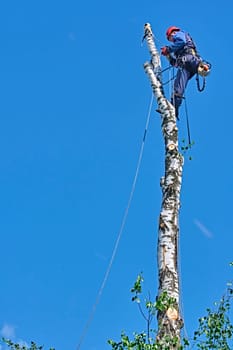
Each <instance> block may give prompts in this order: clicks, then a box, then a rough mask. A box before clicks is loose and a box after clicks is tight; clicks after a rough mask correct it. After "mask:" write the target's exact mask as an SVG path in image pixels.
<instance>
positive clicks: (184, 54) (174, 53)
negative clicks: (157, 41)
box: [161, 26, 210, 118]
mask: <svg viewBox="0 0 233 350" xmlns="http://www.w3.org/2000/svg"><path fill="white" fill-rule="evenodd" d="M166 36H167V39H168V40H169V41H170V42H171V44H170V45H169V46H164V47H162V49H161V54H162V55H163V56H165V57H167V59H168V60H169V62H170V64H171V65H172V66H174V67H178V72H177V75H176V79H175V82H174V89H173V93H172V98H171V102H172V104H173V105H174V107H175V113H176V118H178V116H179V107H180V105H181V103H182V98H183V94H184V91H185V88H186V86H187V83H188V81H189V80H190V79H191V78H192V77H193V76H194V75H195V74H197V73H198V74H200V75H202V76H206V75H208V73H209V71H210V65H209V64H208V63H206V62H204V61H203V60H202V58H201V56H200V55H199V54H198V52H197V49H196V45H195V43H194V41H193V40H192V38H191V36H190V35H189V34H188V33H186V32H184V31H183V30H181V29H180V28H178V27H176V26H171V27H169V28H168V29H167V32H166Z"/></svg>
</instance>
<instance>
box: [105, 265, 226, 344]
mask: <svg viewBox="0 0 233 350" xmlns="http://www.w3.org/2000/svg"><path fill="white" fill-rule="evenodd" d="M230 266H233V262H232V263H230ZM142 282H143V278H142V275H139V276H138V277H137V279H136V282H135V283H134V286H133V288H132V289H131V292H132V293H133V294H134V295H133V297H132V301H136V303H137V305H138V307H139V310H140V312H141V314H142V316H143V317H144V319H145V320H146V323H147V332H141V333H134V334H133V337H132V339H130V338H129V336H128V335H126V334H125V333H124V332H123V333H122V334H121V339H120V341H119V342H115V341H113V340H108V344H109V345H110V346H111V348H112V350H171V349H176V350H184V349H188V348H189V349H198V350H212V349H217V350H230V349H233V346H232V345H233V344H232V338H233V325H232V324H231V321H230V318H229V312H230V308H231V303H232V299H233V288H232V284H231V283H228V284H227V291H226V294H225V295H224V296H223V297H222V299H221V300H220V301H219V302H218V303H215V305H214V309H213V310H211V309H207V310H206V312H207V314H206V315H205V316H203V317H201V318H199V327H198V329H197V331H195V333H194V337H193V338H192V339H186V338H183V339H182V340H180V339H178V337H173V338H171V337H170V336H165V337H163V339H162V340H158V339H156V334H157V331H156V329H151V328H150V326H151V321H152V319H153V318H154V317H155V316H156V313H157V311H162V312H164V311H166V310H167V309H168V308H169V307H173V306H175V304H176V300H175V299H174V298H171V297H169V295H168V293H167V292H166V291H163V292H162V293H161V294H160V296H159V297H158V298H157V300H156V301H155V302H152V301H151V300H147V301H145V305H144V307H145V309H146V310H147V314H148V315H147V316H146V313H145V311H143V309H142V305H141V301H140V299H139V295H140V294H141V293H142Z"/></svg>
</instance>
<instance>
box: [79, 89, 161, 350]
mask: <svg viewBox="0 0 233 350" xmlns="http://www.w3.org/2000/svg"><path fill="white" fill-rule="evenodd" d="M153 98H154V95H153V93H152V95H151V101H150V105H149V110H148V114H147V119H146V126H145V130H144V134H143V138H142V144H141V148H140V152H139V157H138V162H137V166H136V172H135V175H134V179H133V183H132V187H131V192H130V195H129V199H128V203H127V207H126V209H125V212H124V215H123V219H122V222H121V226H120V229H119V232H118V234H117V239H116V242H115V245H114V247H113V251H112V255H111V258H110V261H109V264H108V267H107V269H106V272H105V275H104V278H103V281H102V284H101V286H100V289H99V291H98V293H97V297H96V300H95V303H94V304H93V306H92V310H91V312H90V315H89V317H88V319H87V322H86V324H85V326H84V328H83V331H82V333H81V336H80V340H79V343H78V346H77V350H79V349H80V348H81V345H82V343H83V341H84V339H85V337H86V335H87V332H88V329H89V327H90V325H91V322H92V320H93V317H94V314H95V311H96V308H97V305H98V304H99V302H100V298H101V295H102V293H103V290H104V288H105V286H106V283H107V280H108V277H109V274H110V271H111V268H112V264H113V261H114V259H115V257H116V253H117V249H118V246H119V243H120V239H121V236H122V233H123V230H124V227H125V224H126V219H127V217H128V213H129V209H130V205H131V202H132V199H133V195H134V191H135V187H136V183H137V179H138V174H139V170H140V166H141V162H142V156H143V151H144V146H145V140H146V135H147V131H148V126H149V121H150V116H151V110H152V104H153Z"/></svg>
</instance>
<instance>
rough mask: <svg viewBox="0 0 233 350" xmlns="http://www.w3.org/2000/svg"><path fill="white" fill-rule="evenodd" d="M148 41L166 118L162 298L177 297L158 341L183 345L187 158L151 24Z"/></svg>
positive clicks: (150, 70)
mask: <svg viewBox="0 0 233 350" xmlns="http://www.w3.org/2000/svg"><path fill="white" fill-rule="evenodd" d="M144 29H145V36H144V37H145V39H146V41H147V45H148V49H149V52H150V55H151V62H146V63H145V64H144V69H145V72H146V73H147V75H148V77H149V80H150V82H151V87H152V90H153V93H154V96H155V98H156V100H157V103H158V108H159V111H160V113H161V118H162V125H161V127H162V133H163V137H164V144H165V175H164V177H162V178H161V181H160V185H161V188H162V206H161V212H160V216H159V227H158V246H157V249H158V250H157V259H158V273H159V291H158V298H159V297H160V295H161V294H162V293H163V292H166V293H167V296H168V298H174V300H175V301H174V303H173V304H172V305H170V306H169V307H168V308H167V309H166V310H163V311H159V312H158V316H157V318H158V334H157V339H158V341H163V339H164V338H165V337H171V338H173V339H174V338H177V339H178V344H177V346H174V347H171V349H172V348H173V349H176V347H177V348H178V346H179V342H180V329H181V328H182V326H183V322H182V319H181V316H180V309H179V298H180V291H179V274H178V239H179V220H178V219H179V209H180V191H181V182H182V169H183V157H182V155H181V154H180V153H179V150H178V128H177V125H176V117H175V109H174V106H173V105H172V104H171V103H170V102H169V101H168V100H167V99H166V98H165V96H164V91H163V86H162V83H161V81H162V80H161V63H160V57H159V53H158V51H157V49H156V47H155V43H154V39H153V33H152V30H151V27H150V25H149V24H148V23H147V24H146V25H145V27H144Z"/></svg>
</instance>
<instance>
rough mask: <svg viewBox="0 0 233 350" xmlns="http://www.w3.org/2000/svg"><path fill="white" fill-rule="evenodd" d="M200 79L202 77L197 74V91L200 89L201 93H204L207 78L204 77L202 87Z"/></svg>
mask: <svg viewBox="0 0 233 350" xmlns="http://www.w3.org/2000/svg"><path fill="white" fill-rule="evenodd" d="M199 77H200V76H199V74H198V73H197V74H196V81H197V89H198V91H199V92H202V91H204V89H205V85H206V80H205V77H202V81H203V83H202V87H201V85H200V78H199Z"/></svg>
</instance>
